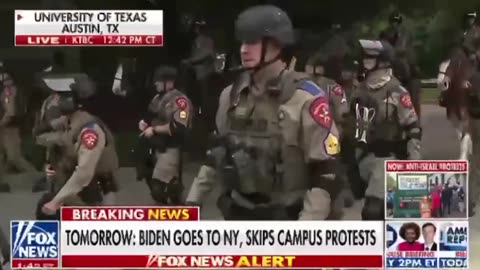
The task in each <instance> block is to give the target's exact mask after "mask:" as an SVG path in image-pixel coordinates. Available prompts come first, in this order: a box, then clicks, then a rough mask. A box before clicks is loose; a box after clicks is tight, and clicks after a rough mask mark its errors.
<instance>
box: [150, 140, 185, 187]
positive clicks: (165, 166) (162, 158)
mask: <svg viewBox="0 0 480 270" xmlns="http://www.w3.org/2000/svg"><path fill="white" fill-rule="evenodd" d="M155 156H156V158H157V161H156V163H155V168H154V169H153V175H152V178H153V179H156V180H160V181H162V182H164V183H166V184H168V183H170V181H172V180H173V179H174V178H178V176H179V175H178V173H179V166H180V149H178V148H167V150H165V152H158V151H156V152H155Z"/></svg>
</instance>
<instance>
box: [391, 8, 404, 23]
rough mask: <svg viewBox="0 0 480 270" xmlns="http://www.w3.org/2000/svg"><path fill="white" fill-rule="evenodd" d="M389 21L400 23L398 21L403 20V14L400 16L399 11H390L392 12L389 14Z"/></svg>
mask: <svg viewBox="0 0 480 270" xmlns="http://www.w3.org/2000/svg"><path fill="white" fill-rule="evenodd" d="M389 21H390V22H391V23H394V22H396V23H399V24H400V23H402V22H403V16H402V14H400V12H398V11H394V12H392V14H390V18H389Z"/></svg>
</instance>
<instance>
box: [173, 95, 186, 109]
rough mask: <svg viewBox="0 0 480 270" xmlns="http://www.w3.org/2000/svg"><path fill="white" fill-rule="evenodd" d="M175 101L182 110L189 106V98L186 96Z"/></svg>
mask: <svg viewBox="0 0 480 270" xmlns="http://www.w3.org/2000/svg"><path fill="white" fill-rule="evenodd" d="M175 102H176V103H177V106H178V108H179V109H180V110H185V109H186V108H187V106H188V102H187V99H186V98H184V97H179V98H177V100H176V101H175Z"/></svg>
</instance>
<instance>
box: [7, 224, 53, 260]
mask: <svg viewBox="0 0 480 270" xmlns="http://www.w3.org/2000/svg"><path fill="white" fill-rule="evenodd" d="M58 227H59V226H58V221H12V223H11V227H10V229H11V237H12V239H11V243H12V258H13V259H58Z"/></svg>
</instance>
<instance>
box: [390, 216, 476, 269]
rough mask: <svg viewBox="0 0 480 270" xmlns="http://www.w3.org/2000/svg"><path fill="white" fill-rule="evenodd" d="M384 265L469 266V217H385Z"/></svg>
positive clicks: (421, 266)
mask: <svg viewBox="0 0 480 270" xmlns="http://www.w3.org/2000/svg"><path fill="white" fill-rule="evenodd" d="M385 239H386V245H385V247H386V254H385V266H386V268H387V269H469V265H468V258H469V256H468V254H469V253H468V252H469V245H468V239H469V228H468V221H438V220H435V221H411V220H408V221H387V222H386V237H385Z"/></svg>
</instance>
